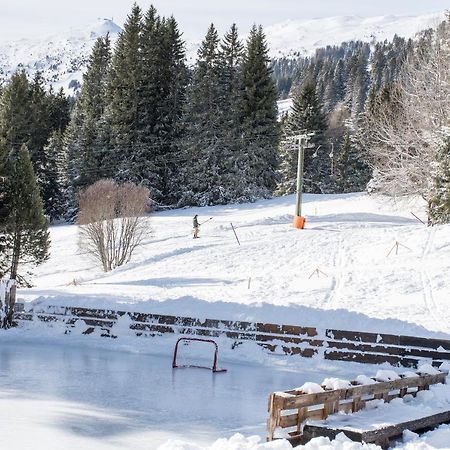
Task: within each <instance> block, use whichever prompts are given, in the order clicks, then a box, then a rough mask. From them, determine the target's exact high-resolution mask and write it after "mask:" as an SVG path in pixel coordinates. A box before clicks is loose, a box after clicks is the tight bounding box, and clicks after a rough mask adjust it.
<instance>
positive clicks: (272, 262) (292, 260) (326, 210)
mask: <svg viewBox="0 0 450 450" xmlns="http://www.w3.org/2000/svg"><path fill="white" fill-rule="evenodd" d="M294 201H295V199H294V197H293V196H288V197H282V198H277V199H273V200H266V201H259V202H256V203H254V204H251V205H248V204H244V205H230V206H218V207H207V208H195V209H183V210H174V211H167V212H162V213H156V214H153V215H152V216H151V218H150V219H149V220H151V223H152V227H153V236H152V237H151V238H150V239H148V241H147V242H145V244H144V245H143V246H142V247H141V248H140V249H139V251H138V252H137V253H136V255H135V257H134V258H133V260H132V261H131V262H130V263H129V264H127V265H126V266H123V267H122V268H119V269H117V270H115V271H113V272H111V273H107V274H105V273H103V272H102V271H101V270H100V269H99V268H98V267H97V266H96V265H95V263H93V262H92V261H90V260H89V259H88V258H87V256H86V255H83V254H80V250H79V248H78V245H77V227H76V226H75V225H61V226H55V227H52V229H51V236H52V248H51V258H50V260H49V261H48V262H46V263H45V264H44V265H42V266H41V267H39V268H38V270H37V273H36V277H35V279H34V281H35V284H36V287H34V288H33V289H27V290H20V292H19V297H21V298H24V299H26V300H27V301H31V300H36V299H38V300H36V301H38V302H42V303H47V304H64V305H77V306H87V307H109V308H116V309H122V310H124V309H128V310H130V309H131V310H136V311H142V312H153V313H163V314H164V313H166V314H174V315H185V316H194V317H197V316H198V317H208V318H213V319H214V318H216V319H234V320H249V321H253V320H259V321H269V322H277V323H287V324H292V325H296V324H299V325H304V326H317V327H330V326H333V327H341V328H343V329H356V330H362V331H374V332H392V333H397V334H398V333H403V334H407V333H409V334H411V333H414V334H417V335H423V336H426V335H431V334H435V335H440V336H442V337H447V338H448V337H449V336H450V308H449V307H448V299H449V297H450V278H449V277H448V273H449V270H450V227H449V226H438V227H432V228H430V227H426V226H424V225H423V224H421V223H420V222H419V221H418V220H416V219H415V218H414V217H413V216H412V214H411V212H413V213H415V214H416V215H418V216H419V217H422V218H423V219H424V218H425V214H424V212H423V208H422V205H421V204H420V202H416V203H414V202H408V203H403V204H395V203H392V202H391V201H390V200H389V199H386V198H383V197H371V196H368V195H366V194H348V195H306V196H305V202H304V213H305V215H306V216H307V226H306V229H305V230H296V229H294V228H293V227H292V226H291V222H292V213H293V208H294ZM196 213H197V214H199V216H200V220H206V219H208V218H210V217H213V219H212V220H211V221H209V222H208V223H206V224H204V225H203V226H202V227H201V238H200V239H198V240H194V239H192V216H193V215H194V214H196ZM230 223H233V225H234V226H235V227H236V231H237V234H238V237H239V240H240V242H241V245H240V246H239V245H238V243H237V241H236V239H235V237H234V234H233V231H232V229H231V226H230ZM396 242H398V243H399V246H398V253H397V251H396V248H394V246H395V244H396Z"/></svg>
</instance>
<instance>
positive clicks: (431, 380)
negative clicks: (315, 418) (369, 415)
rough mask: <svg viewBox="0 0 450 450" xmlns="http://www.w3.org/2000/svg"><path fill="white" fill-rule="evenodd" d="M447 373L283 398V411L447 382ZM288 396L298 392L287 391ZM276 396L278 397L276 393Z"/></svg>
mask: <svg viewBox="0 0 450 450" xmlns="http://www.w3.org/2000/svg"><path fill="white" fill-rule="evenodd" d="M446 376H447V373H446V372H441V373H439V374H436V375H423V376H417V377H408V378H400V379H398V380H393V381H385V382H378V383H376V384H368V385H359V386H352V387H349V388H347V389H335V390H331V391H325V392H318V393H315V394H302V395H297V396H283V395H281V397H282V399H283V400H282V405H283V409H298V408H301V407H304V406H313V405H318V404H323V403H324V402H327V401H337V400H349V399H353V398H354V397H363V396H366V395H375V394H384V393H385V392H388V393H389V392H391V391H395V390H400V389H401V388H412V387H419V386H426V385H430V384H437V383H443V382H445V379H446ZM286 392H287V393H288V394H292V393H295V392H296V391H286ZM275 395H277V394H276V393H275Z"/></svg>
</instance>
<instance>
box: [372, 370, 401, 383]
mask: <svg viewBox="0 0 450 450" xmlns="http://www.w3.org/2000/svg"><path fill="white" fill-rule="evenodd" d="M375 378H376V379H377V381H393V380H398V379H399V378H400V377H399V375H398V373H397V372H394V371H393V370H379V371H378V372H377V374H376V375H375Z"/></svg>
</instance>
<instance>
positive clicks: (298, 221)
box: [294, 216, 306, 230]
mask: <svg viewBox="0 0 450 450" xmlns="http://www.w3.org/2000/svg"><path fill="white" fill-rule="evenodd" d="M305 222H306V219H305V218H304V217H303V216H295V217H294V228H297V229H298V230H303V228H305Z"/></svg>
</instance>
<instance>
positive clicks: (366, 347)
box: [327, 341, 450, 360]
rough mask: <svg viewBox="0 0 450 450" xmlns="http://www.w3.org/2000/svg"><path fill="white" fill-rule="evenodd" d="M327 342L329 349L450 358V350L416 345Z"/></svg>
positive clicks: (401, 355)
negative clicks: (395, 345)
mask: <svg viewBox="0 0 450 450" xmlns="http://www.w3.org/2000/svg"><path fill="white" fill-rule="evenodd" d="M327 344H328V349H330V350H334V349H337V350H342V349H345V350H352V351H356V352H362V353H383V354H388V355H397V356H400V357H411V356H417V357H420V358H432V359H442V360H450V352H444V351H437V350H430V349H419V348H415V347H393V346H383V345H376V344H365V343H356V342H347V341H327Z"/></svg>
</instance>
